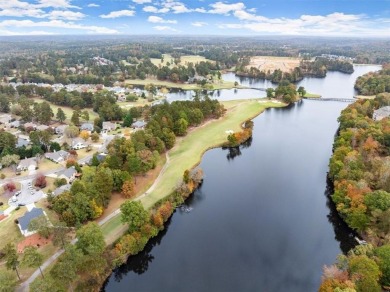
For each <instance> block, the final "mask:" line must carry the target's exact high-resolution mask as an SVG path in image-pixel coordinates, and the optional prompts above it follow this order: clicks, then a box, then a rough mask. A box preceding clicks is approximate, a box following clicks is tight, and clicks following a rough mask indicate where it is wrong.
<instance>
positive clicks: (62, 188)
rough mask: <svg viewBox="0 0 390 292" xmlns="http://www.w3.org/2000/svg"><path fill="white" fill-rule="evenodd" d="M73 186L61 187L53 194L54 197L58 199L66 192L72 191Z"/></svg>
mask: <svg viewBox="0 0 390 292" xmlns="http://www.w3.org/2000/svg"><path fill="white" fill-rule="evenodd" d="M71 186H72V185H70V184H66V185H63V186H60V187H59V188H56V189H55V190H54V192H53V196H54V197H57V196H59V195H61V194H62V193H64V192H66V191H70V188H71Z"/></svg>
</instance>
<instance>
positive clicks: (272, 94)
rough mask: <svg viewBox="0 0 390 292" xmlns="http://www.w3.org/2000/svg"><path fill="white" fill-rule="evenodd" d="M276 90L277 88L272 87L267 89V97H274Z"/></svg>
mask: <svg viewBox="0 0 390 292" xmlns="http://www.w3.org/2000/svg"><path fill="white" fill-rule="evenodd" d="M274 92H275V90H274V89H273V88H272V87H270V88H267V89H266V93H267V97H268V98H269V99H271V98H273V97H274Z"/></svg>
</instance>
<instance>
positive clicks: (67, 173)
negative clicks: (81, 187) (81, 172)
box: [57, 166, 77, 184]
mask: <svg viewBox="0 0 390 292" xmlns="http://www.w3.org/2000/svg"><path fill="white" fill-rule="evenodd" d="M76 174H77V170H76V168H75V167H74V166H71V167H69V168H67V169H65V170H61V171H60V172H57V178H59V179H61V178H64V179H66V182H67V183H68V184H69V183H71V182H73V181H74V179H75V178H76Z"/></svg>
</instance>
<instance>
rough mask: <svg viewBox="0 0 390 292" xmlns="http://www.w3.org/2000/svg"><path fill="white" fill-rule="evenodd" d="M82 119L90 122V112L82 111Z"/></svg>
mask: <svg viewBox="0 0 390 292" xmlns="http://www.w3.org/2000/svg"><path fill="white" fill-rule="evenodd" d="M81 117H82V118H83V120H84V121H89V112H88V111H87V110H84V111H82V113H81Z"/></svg>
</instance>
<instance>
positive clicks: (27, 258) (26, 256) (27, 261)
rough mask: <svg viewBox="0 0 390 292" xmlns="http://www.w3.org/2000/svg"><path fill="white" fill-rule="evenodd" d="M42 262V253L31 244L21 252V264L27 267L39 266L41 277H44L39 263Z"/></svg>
mask: <svg viewBox="0 0 390 292" xmlns="http://www.w3.org/2000/svg"><path fill="white" fill-rule="evenodd" d="M42 264H43V255H42V254H40V253H39V252H38V249H37V248H36V247H33V246H29V247H27V248H26V249H25V250H24V252H23V258H22V265H25V266H27V267H29V268H39V271H40V272H41V275H42V278H44V276H43V273H42V269H41V265H42Z"/></svg>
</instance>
